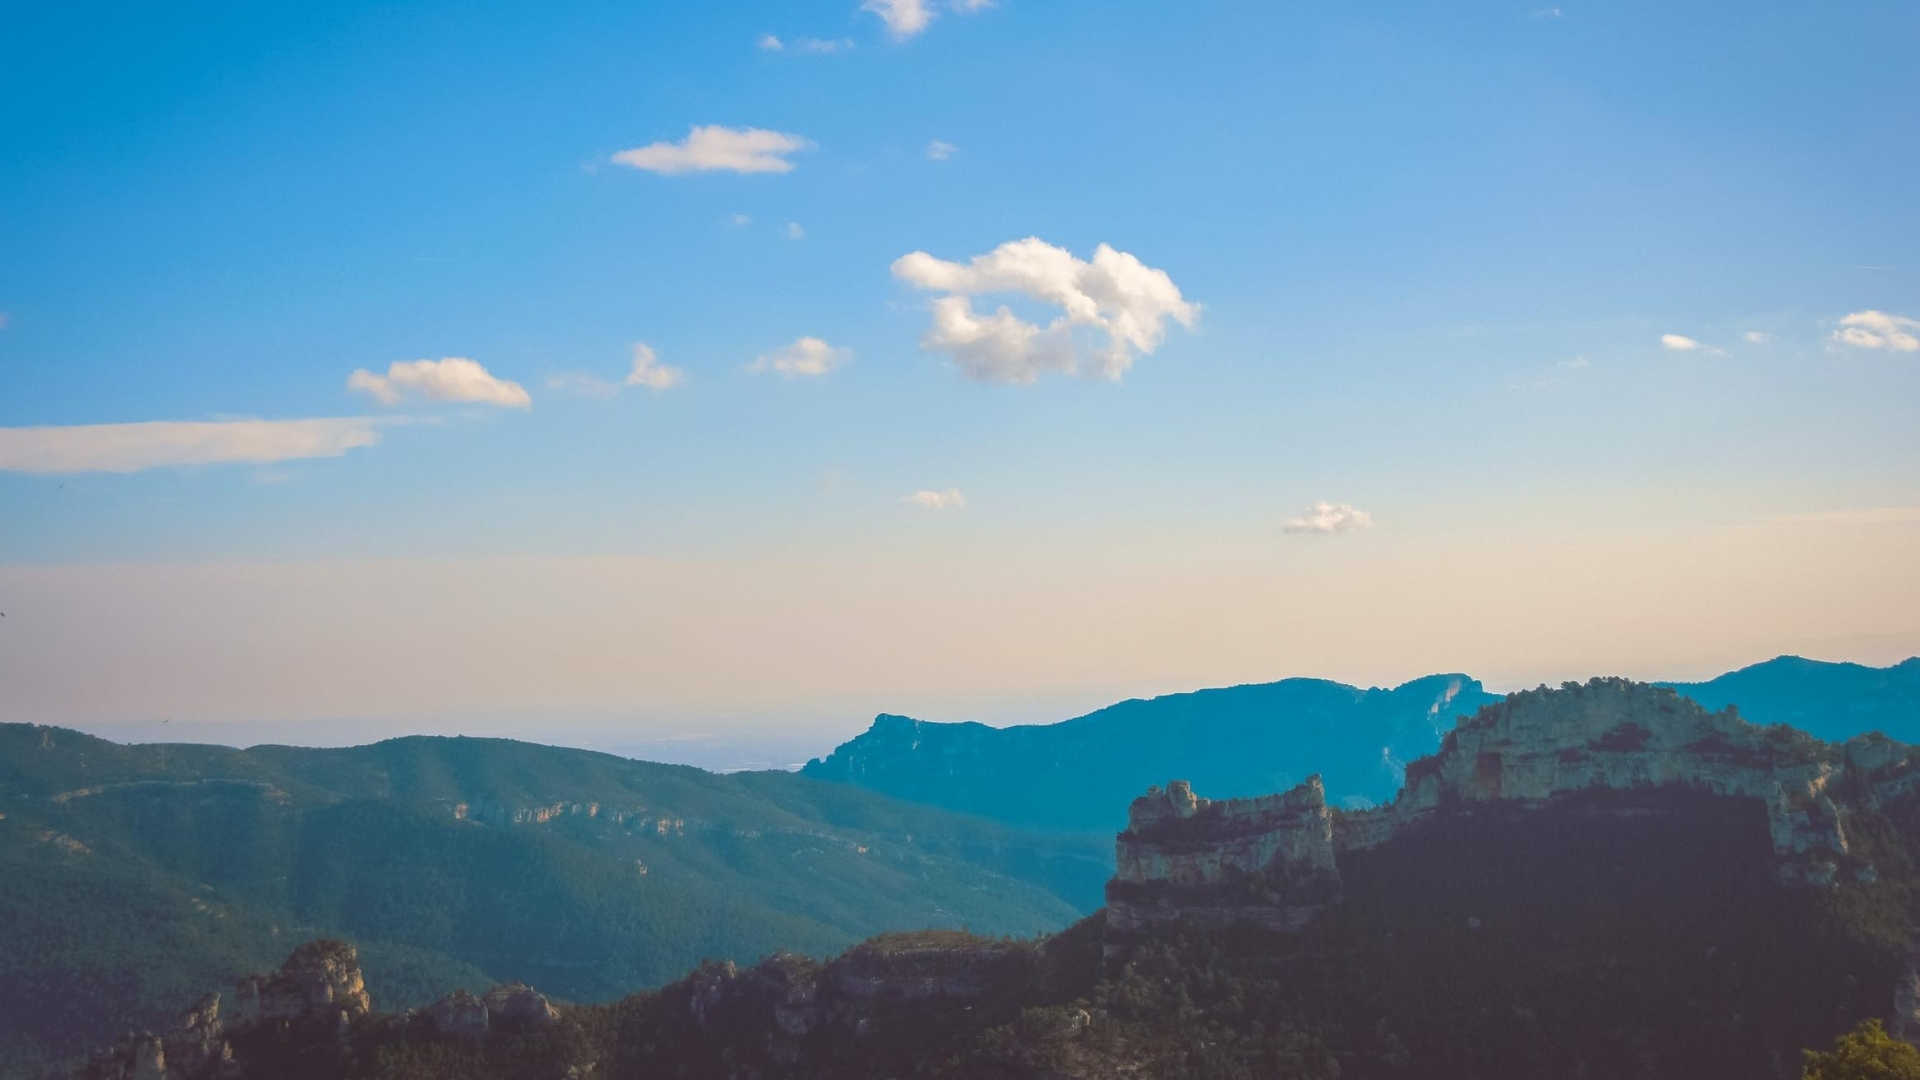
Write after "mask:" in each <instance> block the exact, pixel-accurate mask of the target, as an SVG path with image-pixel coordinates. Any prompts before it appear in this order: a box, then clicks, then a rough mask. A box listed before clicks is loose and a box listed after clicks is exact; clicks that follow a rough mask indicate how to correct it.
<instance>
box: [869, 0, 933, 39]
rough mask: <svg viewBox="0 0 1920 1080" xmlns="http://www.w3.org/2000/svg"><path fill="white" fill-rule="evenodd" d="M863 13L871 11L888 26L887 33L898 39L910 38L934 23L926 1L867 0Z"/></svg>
mask: <svg viewBox="0 0 1920 1080" xmlns="http://www.w3.org/2000/svg"><path fill="white" fill-rule="evenodd" d="M860 10H861V11H871V12H873V13H874V14H875V15H878V16H880V21H881V22H883V23H886V24H887V32H888V33H890V34H892V35H893V36H894V37H896V38H910V37H912V36H913V35H915V34H917V33H919V32H920V31H922V30H925V29H926V28H927V24H928V23H930V22H932V21H933V11H932V10H931V9H929V8H928V7H927V4H926V0H866V2H865V3H863V4H861V5H860Z"/></svg>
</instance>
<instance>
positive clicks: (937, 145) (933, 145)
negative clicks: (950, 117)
mask: <svg viewBox="0 0 1920 1080" xmlns="http://www.w3.org/2000/svg"><path fill="white" fill-rule="evenodd" d="M958 149H960V148H959V147H957V146H955V145H953V144H952V143H950V142H947V141H946V140H944V139H935V140H933V141H932V142H930V143H928V144H927V160H928V161H945V160H947V159H948V158H950V157H952V156H953V153H954V151H956V150H958Z"/></svg>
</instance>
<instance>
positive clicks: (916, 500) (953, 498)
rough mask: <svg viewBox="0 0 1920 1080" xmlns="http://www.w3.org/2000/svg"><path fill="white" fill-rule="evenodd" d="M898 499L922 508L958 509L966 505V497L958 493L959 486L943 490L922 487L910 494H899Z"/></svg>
mask: <svg viewBox="0 0 1920 1080" xmlns="http://www.w3.org/2000/svg"><path fill="white" fill-rule="evenodd" d="M900 501H901V502H903V503H907V504H908V505H910V506H918V507H920V508H921V509H923V510H959V509H961V508H963V507H965V506H966V505H967V497H966V496H965V495H962V494H961V493H960V489H959V488H948V489H947V490H945V491H933V490H930V489H922V490H920V491H916V492H914V493H913V494H911V495H902V496H900Z"/></svg>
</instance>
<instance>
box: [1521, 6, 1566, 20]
mask: <svg viewBox="0 0 1920 1080" xmlns="http://www.w3.org/2000/svg"><path fill="white" fill-rule="evenodd" d="M1528 14H1529V15H1530V16H1532V17H1533V18H1536V19H1558V18H1560V17H1561V16H1563V15H1565V14H1566V12H1564V11H1561V10H1560V9H1559V8H1557V7H1545V8H1534V9H1533V10H1532V11H1531V12H1528Z"/></svg>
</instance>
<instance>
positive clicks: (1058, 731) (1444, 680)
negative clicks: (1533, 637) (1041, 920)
mask: <svg viewBox="0 0 1920 1080" xmlns="http://www.w3.org/2000/svg"><path fill="white" fill-rule="evenodd" d="M1497 700H1499V697H1498V695H1495V694H1489V693H1487V692H1486V691H1485V689H1483V688H1482V687H1481V685H1480V683H1479V682H1478V681H1476V680H1474V679H1471V678H1469V677H1467V676H1465V675H1429V676H1427V677H1426V678H1423V679H1415V680H1414V681H1412V682H1410V683H1407V684H1405V685H1403V686H1398V687H1395V688H1393V689H1391V690H1383V689H1378V688H1375V689H1368V690H1362V689H1360V688H1358V687H1353V686H1347V685H1345V684H1343V683H1337V682H1328V681H1326V680H1324V679H1286V680H1283V681H1281V682H1275V683H1264V684H1259V685H1249V686H1234V687H1228V688H1225V689H1220V690H1200V691H1197V692H1194V693H1190V694H1170V695H1167V696H1165V697H1157V698H1152V699H1150V700H1145V701H1142V700H1133V701H1123V702H1121V703H1120V704H1118V705H1112V706H1109V707H1107V708H1104V709H1101V710H1099V711H1097V712H1092V713H1088V714H1087V715H1085V716H1081V717H1077V718H1075V719H1072V720H1065V721H1062V722H1060V723H1057V724H1046V725H1029V726H1024V727H1010V728H991V727H987V726H986V725H984V724H973V723H961V724H947V723H928V722H925V721H920V720H914V719H911V718H909V717H905V716H884V715H883V716H880V717H878V718H876V719H875V720H874V722H873V726H872V727H871V728H870V729H868V730H867V731H866V732H865V733H863V734H861V735H859V736H858V737H856V738H854V739H853V740H851V741H850V742H847V743H845V744H843V745H842V746H840V747H839V748H838V749H836V750H835V751H834V752H833V753H832V754H830V755H828V756H827V757H826V758H825V759H823V760H822V759H816V760H814V761H810V762H808V763H807V765H806V768H805V769H804V770H803V772H804V773H805V774H806V775H808V776H812V777H816V778H819V779H823V780H838V781H842V782H846V783H852V784H857V785H860V786H862V787H866V788H870V789H872V790H875V791H880V792H885V793H887V794H891V795H894V796H896V797H899V798H903V799H911V800H913V801H916V802H923V803H931V804H933V805H935V806H941V807H946V808H949V809H954V810H965V811H967V812H970V813H975V814H979V815H982V816H984V817H990V818H993V819H996V820H998V821H1003V822H1008V823H1019V824H1021V825H1026V826H1033V827H1039V828H1047V829H1073V830H1117V829H1119V828H1121V827H1123V826H1124V825H1125V822H1126V811H1127V805H1128V804H1129V803H1130V802H1132V800H1133V798H1134V797H1135V796H1136V795H1138V794H1140V792H1142V791H1144V790H1146V788H1147V786H1148V785H1149V784H1157V783H1164V782H1166V780H1167V779H1168V778H1169V777H1182V778H1184V779H1188V780H1191V781H1193V783H1194V786H1195V787H1197V788H1199V789H1201V790H1203V791H1206V792H1207V793H1208V794H1209V795H1213V796H1216V797H1223V798H1225V797H1234V796H1243V795H1263V794H1266V793H1268V792H1273V791H1284V790H1286V789H1287V788H1289V787H1291V786H1292V785H1294V784H1295V783H1298V782H1299V781H1300V780H1301V779H1303V778H1304V777H1305V776H1306V774H1307V773H1309V772H1312V771H1318V772H1320V773H1322V774H1323V776H1324V777H1325V779H1326V784H1327V792H1328V794H1329V796H1330V797H1331V798H1333V799H1335V800H1336V801H1344V802H1347V803H1349V804H1356V803H1376V802H1383V801H1385V800H1388V799H1391V798H1392V797H1393V794H1394V792H1396V791H1398V790H1399V788H1400V781H1401V769H1402V768H1403V763H1404V762H1406V761H1409V760H1412V759H1413V758H1415V757H1418V756H1420V755H1422V754H1428V753H1432V752H1433V751H1434V750H1435V749H1436V748H1437V747H1438V746H1439V745H1440V736H1441V735H1442V734H1443V733H1444V732H1446V731H1447V730H1448V729H1449V728H1451V727H1453V722H1454V718H1455V717H1456V716H1458V715H1460V714H1462V713H1472V712H1474V711H1476V710H1478V709H1479V708H1480V706H1482V705H1485V704H1487V703H1489V702H1492V701H1497Z"/></svg>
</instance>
